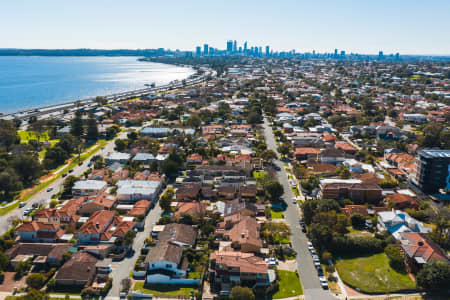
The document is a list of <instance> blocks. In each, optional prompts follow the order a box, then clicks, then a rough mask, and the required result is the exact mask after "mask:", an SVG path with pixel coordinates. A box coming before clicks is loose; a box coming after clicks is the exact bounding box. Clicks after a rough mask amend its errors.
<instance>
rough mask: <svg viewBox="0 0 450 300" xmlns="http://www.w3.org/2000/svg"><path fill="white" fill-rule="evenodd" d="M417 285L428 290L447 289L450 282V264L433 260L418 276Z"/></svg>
mask: <svg viewBox="0 0 450 300" xmlns="http://www.w3.org/2000/svg"><path fill="white" fill-rule="evenodd" d="M416 280H417V285H418V286H420V287H422V288H423V289H425V290H427V291H437V292H439V291H445V290H447V289H448V283H449V282H450V264H448V263H446V262H442V261H439V260H432V261H430V262H428V263H427V264H425V266H423V268H422V270H420V271H419V273H418V274H417V276H416Z"/></svg>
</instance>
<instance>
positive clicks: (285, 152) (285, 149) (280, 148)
mask: <svg viewBox="0 0 450 300" xmlns="http://www.w3.org/2000/svg"><path fill="white" fill-rule="evenodd" d="M277 150H278V152H280V154H281V155H288V154H289V151H290V150H291V148H290V147H289V145H288V144H281V145H280V146H278V149H277Z"/></svg>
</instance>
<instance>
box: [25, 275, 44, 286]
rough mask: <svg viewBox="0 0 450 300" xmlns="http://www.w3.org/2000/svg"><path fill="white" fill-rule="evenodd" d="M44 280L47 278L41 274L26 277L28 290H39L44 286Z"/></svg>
mask: <svg viewBox="0 0 450 300" xmlns="http://www.w3.org/2000/svg"><path fill="white" fill-rule="evenodd" d="M46 280H47V277H45V276H44V275H43V274H39V273H35V274H31V275H30V276H28V277H27V280H26V282H27V285H28V286H29V287H30V288H32V289H37V290H40V289H41V288H42V287H43V286H44V283H45V281H46Z"/></svg>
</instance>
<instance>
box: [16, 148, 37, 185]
mask: <svg viewBox="0 0 450 300" xmlns="http://www.w3.org/2000/svg"><path fill="white" fill-rule="evenodd" d="M11 166H12V167H13V168H14V169H15V170H16V172H17V175H19V176H20V178H21V180H22V181H23V182H24V183H25V184H26V185H28V184H30V183H32V181H33V180H34V179H36V178H37V177H39V175H40V173H41V171H42V167H41V164H40V163H39V161H38V160H37V158H36V157H34V156H32V155H19V156H15V157H14V158H13V160H12V162H11Z"/></svg>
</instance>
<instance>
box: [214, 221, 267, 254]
mask: <svg viewBox="0 0 450 300" xmlns="http://www.w3.org/2000/svg"><path fill="white" fill-rule="evenodd" d="M234 216H236V218H235V219H236V220H234V222H233V220H232V219H230V218H229V217H228V218H225V222H223V223H221V224H219V228H218V229H217V230H216V236H217V237H219V238H222V239H224V240H227V241H231V242H232V244H231V247H232V248H233V249H237V250H239V251H241V252H254V253H259V250H260V249H261V247H262V242H261V239H260V237H259V227H260V226H259V224H258V223H257V221H256V219H255V218H253V217H250V216H245V215H241V214H236V215H233V217H234Z"/></svg>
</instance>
